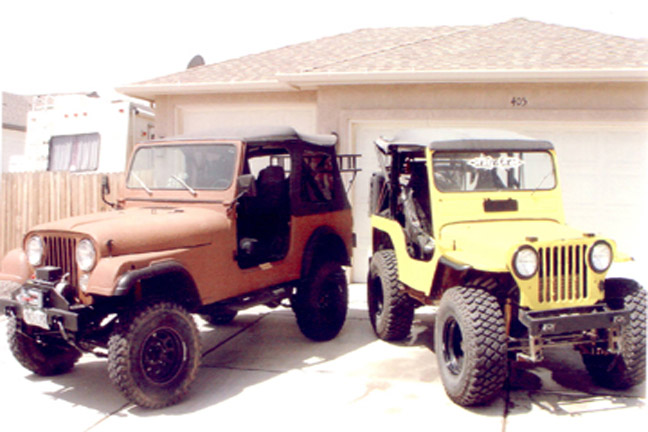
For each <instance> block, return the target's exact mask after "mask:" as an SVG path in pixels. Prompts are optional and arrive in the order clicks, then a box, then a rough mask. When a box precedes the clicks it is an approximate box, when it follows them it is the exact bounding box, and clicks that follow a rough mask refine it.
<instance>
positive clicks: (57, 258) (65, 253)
mask: <svg viewBox="0 0 648 432" xmlns="http://www.w3.org/2000/svg"><path fill="white" fill-rule="evenodd" d="M43 243H44V244H45V265H49V266H55V267H60V268H61V270H63V274H64V275H65V274H68V273H69V275H70V277H69V279H68V281H69V282H70V284H72V285H75V286H76V281H77V280H78V278H77V276H78V270H77V263H76V245H77V239H76V238H72V237H64V236H43Z"/></svg>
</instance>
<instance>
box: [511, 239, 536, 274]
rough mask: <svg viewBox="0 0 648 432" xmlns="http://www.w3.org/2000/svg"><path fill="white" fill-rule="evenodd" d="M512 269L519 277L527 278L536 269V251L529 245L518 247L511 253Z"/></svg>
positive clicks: (534, 272)
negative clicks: (513, 253)
mask: <svg viewBox="0 0 648 432" xmlns="http://www.w3.org/2000/svg"><path fill="white" fill-rule="evenodd" d="M513 269H514V270H515V274H516V275H517V276H518V277H519V278H521V279H529V278H531V277H533V275H535V274H536V272H537V271H538V253H537V252H536V251H535V249H533V248H532V247H531V246H522V247H520V248H519V249H518V250H517V252H515V255H513Z"/></svg>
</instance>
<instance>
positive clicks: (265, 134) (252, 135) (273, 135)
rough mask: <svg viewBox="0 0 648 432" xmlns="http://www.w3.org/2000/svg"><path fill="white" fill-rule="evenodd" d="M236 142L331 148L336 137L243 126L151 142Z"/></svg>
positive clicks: (283, 129)
mask: <svg viewBox="0 0 648 432" xmlns="http://www.w3.org/2000/svg"><path fill="white" fill-rule="evenodd" d="M230 139H231V140H237V141H244V142H246V143H249V144H252V143H270V142H275V143H279V142H286V141H303V142H305V143H308V144H312V145H316V146H323V147H333V146H335V144H337V140H338V138H337V136H336V135H332V134H331V135H315V134H303V133H300V132H297V131H296V130H295V129H294V128H292V127H288V126H245V127H234V128H222V129H213V130H211V131H209V132H203V133H200V134H186V135H180V136H176V137H168V138H163V139H159V140H155V141H153V142H170V141H183V140H192V141H193V140H200V141H203V140H204V141H209V140H230Z"/></svg>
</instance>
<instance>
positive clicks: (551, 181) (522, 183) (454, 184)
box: [433, 151, 556, 192]
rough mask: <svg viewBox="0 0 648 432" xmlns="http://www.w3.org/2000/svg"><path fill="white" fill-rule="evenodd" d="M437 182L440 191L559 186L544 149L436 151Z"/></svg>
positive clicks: (435, 179)
mask: <svg viewBox="0 0 648 432" xmlns="http://www.w3.org/2000/svg"><path fill="white" fill-rule="evenodd" d="M433 167H434V168H433V169H434V183H435V185H436V187H437V189H439V190H440V191H441V192H471V191H496V190H550V189H553V188H554V187H556V176H555V171H554V165H553V160H552V157H551V155H550V154H549V153H548V152H545V151H521V152H510V151H489V152H477V151H475V152H445V151H440V152H435V153H434V158H433Z"/></svg>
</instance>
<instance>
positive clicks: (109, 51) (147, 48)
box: [0, 0, 648, 94]
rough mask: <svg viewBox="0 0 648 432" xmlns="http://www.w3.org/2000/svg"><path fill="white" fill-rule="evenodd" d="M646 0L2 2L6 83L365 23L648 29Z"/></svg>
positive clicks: (61, 81)
mask: <svg viewBox="0 0 648 432" xmlns="http://www.w3.org/2000/svg"><path fill="white" fill-rule="evenodd" d="M642 3H643V2H642V1H641V0H601V1H598V2H595V1H591V0H590V1H583V0H533V1H532V2H530V1H526V0H487V1H484V0H478V1H476V0H452V1H438V0H436V1H435V0H420V1H416V0H397V1H376V0H371V1H365V0H359V1H354V0H319V1H308V0H299V1H295V0H274V1H268V0H263V1H259V0H231V1H222V2H221V1H218V2H208V1H198V0H182V1H174V0H170V1H166V2H164V1H159V0H155V1H150V0H141V1H138V0H111V1H104V2H93V1H88V0H83V1H76V0H57V1H44V0H20V1H6V2H2V5H0V16H1V17H2V21H1V22H0V43H1V44H2V54H1V57H0V58H2V65H1V67H0V89H2V90H4V91H9V92H12V93H18V94H42V93H60V92H90V91H98V92H99V93H100V94H101V93H102V91H104V92H105V91H106V90H107V89H113V88H115V87H118V86H120V85H124V84H131V83H135V82H138V81H143V80H147V79H151V78H156V77H159V76H163V75H167V74H170V73H174V72H178V71H181V70H183V69H185V68H186V66H187V64H188V63H189V60H190V59H191V58H192V57H193V56H194V55H196V54H201V55H202V56H203V57H204V58H205V61H206V62H207V63H208V64H210V63H216V62H219V61H223V60H227V59H231V58H236V57H241V56H244V55H247V54H253V53H257V52H262V51H266V50H270V49H274V48H280V47H282V46H286V45H291V44H295V43H299V42H304V41H308V40H313V39H317V38H321V37H325V36H332V35H336V34H339V33H344V32H349V31H353V30H357V29H360V28H368V27H406V26H439V25H475V24H478V25H486V24H494V23H497V22H503V21H506V20H509V19H511V18H520V17H521V18H527V19H532V20H538V21H544V22H547V23H555V24H561V25H566V26H572V27H578V28H582V29H590V30H596V31H599V32H603V33H608V34H615V35H619V36H625V37H631V38H648V25H647V24H646V14H645V8H642V7H641V4H642Z"/></svg>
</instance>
